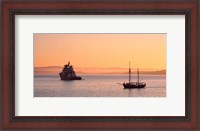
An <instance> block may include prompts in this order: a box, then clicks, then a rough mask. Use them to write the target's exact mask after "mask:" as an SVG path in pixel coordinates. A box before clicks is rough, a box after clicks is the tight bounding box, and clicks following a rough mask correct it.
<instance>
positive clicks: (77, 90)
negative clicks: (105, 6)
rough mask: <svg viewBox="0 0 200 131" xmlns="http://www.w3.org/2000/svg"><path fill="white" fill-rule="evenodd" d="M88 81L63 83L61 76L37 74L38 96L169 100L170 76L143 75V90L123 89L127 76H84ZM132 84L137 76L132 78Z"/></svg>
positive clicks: (35, 92) (35, 91)
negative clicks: (167, 88)
mask: <svg viewBox="0 0 200 131" xmlns="http://www.w3.org/2000/svg"><path fill="white" fill-rule="evenodd" d="M80 76H81V77H82V78H83V79H84V80H76V81H62V80H60V77H59V75H35V76H34V97H165V96H166V75H141V76H140V78H141V81H142V82H146V87H145V88H143V89H123V85H121V84H119V83H123V82H127V81H128V76H127V75H125V74H112V75H111V74H104V75H103V74H101V75H99V74H98V75H94V74H92V75H91V74H88V75H86V74H83V75H80ZM132 81H133V82H134V81H136V77H135V76H132Z"/></svg>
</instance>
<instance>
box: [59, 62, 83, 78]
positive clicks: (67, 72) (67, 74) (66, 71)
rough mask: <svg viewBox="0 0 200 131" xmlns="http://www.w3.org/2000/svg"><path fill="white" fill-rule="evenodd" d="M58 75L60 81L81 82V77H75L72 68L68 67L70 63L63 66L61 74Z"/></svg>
mask: <svg viewBox="0 0 200 131" xmlns="http://www.w3.org/2000/svg"><path fill="white" fill-rule="evenodd" d="M59 75H60V79H61V80H82V77H80V76H76V73H75V71H74V69H73V66H72V65H70V62H68V64H67V65H65V66H64V68H63V70H62V72H60V73H59Z"/></svg>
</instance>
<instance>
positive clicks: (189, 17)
mask: <svg viewBox="0 0 200 131" xmlns="http://www.w3.org/2000/svg"><path fill="white" fill-rule="evenodd" d="M44 14H45V15H179V14H181V15H185V28H186V30H185V32H186V33H185V36H186V37H185V41H186V43H185V47H186V50H185V60H186V62H185V73H186V77H185V83H186V84H185V85H186V87H185V89H186V90H185V92H186V94H185V105H186V106H185V110H186V114H185V116H183V117H175V116H167V117H166V116H145V117H144V116H137V117H135V116H126V117H125V116H114V117H111V116H99V117H98V116H84V117H83V116H74V117H73V116H71V117H68V116H46V117H44V116H34V117H33V116H15V15H44ZM197 15H198V2H186V3H184V2H177V3H176V2H174V3H166V2H163V3H161V2H158V3H153V2H152V3H135V2H126V3H122V2H104V3H103V2H82V3H81V2H61V3H59V2H48V3H43V2H3V3H2V18H3V19H2V22H3V26H2V27H3V32H2V36H3V37H2V38H3V42H2V69H3V70H2V78H3V80H2V83H1V85H2V100H3V106H2V111H3V116H2V121H3V129H23V128H26V129H27V128H30V129H34V128H37V129H38V128H42V129H44V128H54V129H58V128H66V129H117V128H118V129H125V128H128V129H130V128H131V129H133V128H137V129H140V128H143V129H144V128H147V129H153V128H159V129H160V128H161V129H162V128H176V129H177V128H182V129H197V128H198V126H197V125H198V107H197V105H198V104H197V102H198V95H199V94H198V64H197V61H198V16H197Z"/></svg>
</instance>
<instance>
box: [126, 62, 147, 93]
mask: <svg viewBox="0 0 200 131" xmlns="http://www.w3.org/2000/svg"><path fill="white" fill-rule="evenodd" d="M123 86H124V89H131V88H138V89H140V88H144V87H145V86H146V83H145V82H140V80H139V70H138V69H137V81H136V82H131V68H130V62H129V82H128V83H125V82H124V83H123Z"/></svg>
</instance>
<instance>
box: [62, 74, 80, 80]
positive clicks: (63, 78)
mask: <svg viewBox="0 0 200 131" xmlns="http://www.w3.org/2000/svg"><path fill="white" fill-rule="evenodd" d="M59 75H60V79H61V80H66V81H71V80H82V77H79V76H72V77H67V76H62V75H61V74H59Z"/></svg>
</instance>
